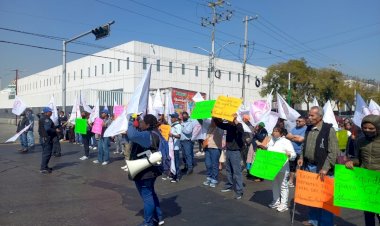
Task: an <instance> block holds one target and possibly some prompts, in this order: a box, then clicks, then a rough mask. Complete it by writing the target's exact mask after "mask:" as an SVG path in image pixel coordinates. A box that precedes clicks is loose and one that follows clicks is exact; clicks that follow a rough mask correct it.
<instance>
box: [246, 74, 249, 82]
mask: <svg viewBox="0 0 380 226" xmlns="http://www.w3.org/2000/svg"><path fill="white" fill-rule="evenodd" d="M246 76H247V80H248V83H249V77H250V76H249V75H246Z"/></svg>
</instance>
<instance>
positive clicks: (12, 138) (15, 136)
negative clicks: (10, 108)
mask: <svg viewBox="0 0 380 226" xmlns="http://www.w3.org/2000/svg"><path fill="white" fill-rule="evenodd" d="M31 125H32V124H29V125H28V126H26V127H25V128H24V129H22V130H21V131H20V132H18V133H16V134H15V135H14V136H13V137H11V138H9V139H8V140H7V141H5V143H9V142H15V141H16V140H17V138H18V137H19V136H20V135H21V134H22V133H24V132H25V131H27V130H28V129H29V127H30V126H31Z"/></svg>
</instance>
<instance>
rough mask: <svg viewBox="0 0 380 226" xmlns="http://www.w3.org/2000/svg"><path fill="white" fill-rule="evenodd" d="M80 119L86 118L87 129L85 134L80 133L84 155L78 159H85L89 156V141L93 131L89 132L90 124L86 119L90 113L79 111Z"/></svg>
mask: <svg viewBox="0 0 380 226" xmlns="http://www.w3.org/2000/svg"><path fill="white" fill-rule="evenodd" d="M81 116H82V119H85V120H87V129H86V134H81V135H82V142H83V149H84V156H82V157H81V158H79V159H80V160H86V159H88V158H89V157H90V142H91V136H92V135H93V133H92V132H91V129H92V126H91V123H90V121H89V120H88V119H89V117H90V114H89V113H88V112H85V111H83V112H82V113H81Z"/></svg>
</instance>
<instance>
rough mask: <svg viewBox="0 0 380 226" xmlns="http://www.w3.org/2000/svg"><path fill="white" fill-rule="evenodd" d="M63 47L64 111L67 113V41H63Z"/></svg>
mask: <svg viewBox="0 0 380 226" xmlns="http://www.w3.org/2000/svg"><path fill="white" fill-rule="evenodd" d="M62 47H63V51H62V59H63V62H62V79H61V80H62V111H64V112H66V41H63V46H62Z"/></svg>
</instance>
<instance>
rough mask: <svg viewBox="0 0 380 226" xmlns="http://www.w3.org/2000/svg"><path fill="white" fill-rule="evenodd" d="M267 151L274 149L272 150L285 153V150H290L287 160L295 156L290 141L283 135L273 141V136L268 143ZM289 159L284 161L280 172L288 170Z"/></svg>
mask: <svg viewBox="0 0 380 226" xmlns="http://www.w3.org/2000/svg"><path fill="white" fill-rule="evenodd" d="M268 151H274V152H280V153H285V154H286V151H288V152H290V158H289V160H294V159H295V158H296V156H297V154H296V152H295V151H294V148H293V145H292V142H290V140H288V139H286V138H285V137H280V138H278V140H276V141H274V139H273V137H272V139H271V140H270V141H269V143H268ZM289 160H288V161H287V162H286V163H285V165H284V167H282V169H281V172H284V171H285V170H286V171H289Z"/></svg>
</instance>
